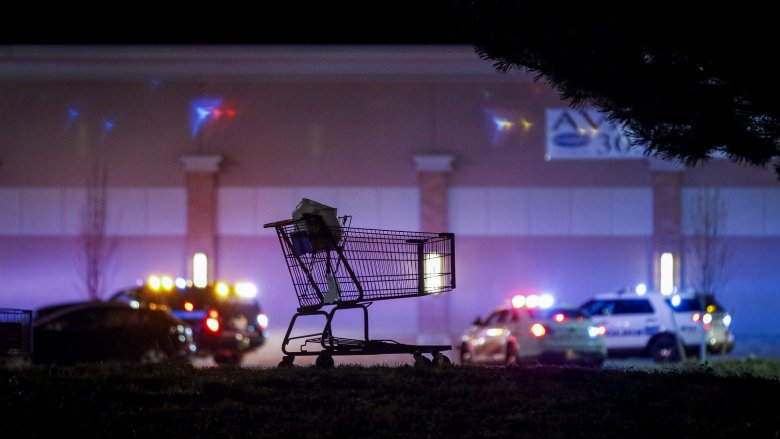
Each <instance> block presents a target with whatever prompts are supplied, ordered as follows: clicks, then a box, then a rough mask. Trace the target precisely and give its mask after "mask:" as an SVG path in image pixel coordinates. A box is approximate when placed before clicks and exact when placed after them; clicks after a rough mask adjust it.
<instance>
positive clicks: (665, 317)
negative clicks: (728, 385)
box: [581, 290, 734, 361]
mask: <svg viewBox="0 0 780 439" xmlns="http://www.w3.org/2000/svg"><path fill="white" fill-rule="evenodd" d="M701 303H702V304H703V305H700V304H699V300H698V298H697V296H696V295H685V294H681V295H673V296H664V295H661V294H660V293H657V292H646V293H644V294H638V293H636V292H631V291H626V290H621V291H617V292H612V293H604V294H599V295H597V296H596V297H594V298H593V299H591V300H589V301H587V302H586V303H584V304H583V305H582V306H581V309H582V310H583V311H584V312H586V313H588V314H590V315H591V316H592V317H593V321H594V322H595V323H597V324H599V325H603V326H604V327H605V329H606V333H605V341H606V343H607V353H608V356H609V357H631V356H639V357H651V358H653V359H654V360H656V361H675V360H678V359H679V358H680V356H681V352H680V349H681V348H682V349H685V352H686V353H689V354H692V355H695V354H696V353H698V352H699V348H700V346H701V342H702V340H707V343H708V344H709V345H711V346H712V348H711V349H710V351H711V352H715V351H716V349H721V348H725V350H726V351H729V350H731V349H732V348H733V346H734V336H733V334H732V333H731V331H730V329H729V326H730V324H731V317H730V316H729V315H728V314H726V313H725V311H724V310H723V308H722V307H720V305H715V302H706V301H705V302H701ZM708 303H709V304H708ZM675 304H677V305H676V306H675ZM716 306H717V310H718V312H715V311H716ZM701 307H703V309H702V308H701ZM707 309H710V311H711V312H710V313H707V312H706V311H707ZM706 315H709V317H705V316H706ZM705 320H708V321H706V322H705ZM705 337H706V338H705Z"/></svg>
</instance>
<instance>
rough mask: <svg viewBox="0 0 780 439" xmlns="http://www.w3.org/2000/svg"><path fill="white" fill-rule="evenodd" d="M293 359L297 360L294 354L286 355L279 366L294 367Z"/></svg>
mask: <svg viewBox="0 0 780 439" xmlns="http://www.w3.org/2000/svg"><path fill="white" fill-rule="evenodd" d="M293 361H295V357H293V356H292V355H285V356H284V357H282V361H281V362H280V363H279V367H292V366H293Z"/></svg>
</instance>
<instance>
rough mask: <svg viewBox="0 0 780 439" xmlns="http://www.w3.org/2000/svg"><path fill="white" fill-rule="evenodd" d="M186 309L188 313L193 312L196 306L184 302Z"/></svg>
mask: <svg viewBox="0 0 780 439" xmlns="http://www.w3.org/2000/svg"><path fill="white" fill-rule="evenodd" d="M184 309H185V310H187V311H192V310H193V309H195V305H193V304H192V302H184Z"/></svg>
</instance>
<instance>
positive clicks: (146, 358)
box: [138, 347, 168, 364]
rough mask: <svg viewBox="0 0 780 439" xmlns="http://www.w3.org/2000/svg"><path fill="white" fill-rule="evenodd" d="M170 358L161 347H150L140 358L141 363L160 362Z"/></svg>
mask: <svg viewBox="0 0 780 439" xmlns="http://www.w3.org/2000/svg"><path fill="white" fill-rule="evenodd" d="M167 359H168V355H167V354H166V353H165V352H164V351H163V350H162V349H160V348H158V347H154V348H149V349H147V350H146V351H144V352H143V353H142V354H141V358H139V359H138V361H139V363H141V364H160V363H162V362H164V361H165V360H167Z"/></svg>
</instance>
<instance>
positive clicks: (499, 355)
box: [460, 296, 607, 367]
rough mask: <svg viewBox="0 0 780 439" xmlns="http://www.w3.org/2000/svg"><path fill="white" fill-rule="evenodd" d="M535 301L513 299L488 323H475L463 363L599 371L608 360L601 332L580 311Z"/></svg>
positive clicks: (463, 348) (462, 352)
mask: <svg viewBox="0 0 780 439" xmlns="http://www.w3.org/2000/svg"><path fill="white" fill-rule="evenodd" d="M533 297H535V296H529V297H528V298H526V297H524V296H515V297H514V298H513V299H512V305H503V306H500V307H498V308H497V309H495V310H494V311H493V312H491V313H490V314H489V315H488V316H487V317H486V318H485V319H480V318H477V319H476V320H475V321H474V323H473V325H472V326H471V328H469V329H468V330H467V331H466V333H465V334H463V336H462V338H461V346H460V359H461V363H463V364H503V365H510V364H515V363H530V362H540V363H568V364H582V365H590V366H596V367H601V365H602V364H603V362H604V359H605V358H606V355H607V350H606V346H605V344H604V340H603V338H604V337H603V328H599V327H598V326H597V325H595V324H594V322H593V321H592V320H591V318H590V317H589V316H588V315H587V314H584V313H583V312H582V311H580V310H579V309H577V308H574V307H549V308H545V307H542V306H538V305H536V302H537V301H536V300H535V299H533ZM520 298H522V299H520ZM527 299H531V300H527ZM529 305H530V306H529Z"/></svg>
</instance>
